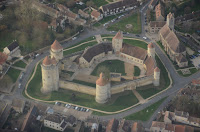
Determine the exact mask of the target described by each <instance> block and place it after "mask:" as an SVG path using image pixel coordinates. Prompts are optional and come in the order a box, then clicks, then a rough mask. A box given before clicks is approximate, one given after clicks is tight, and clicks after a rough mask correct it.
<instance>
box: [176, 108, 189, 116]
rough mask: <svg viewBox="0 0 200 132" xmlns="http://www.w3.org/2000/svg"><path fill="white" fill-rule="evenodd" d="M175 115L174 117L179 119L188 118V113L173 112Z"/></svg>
mask: <svg viewBox="0 0 200 132" xmlns="http://www.w3.org/2000/svg"><path fill="white" fill-rule="evenodd" d="M175 115H176V116H181V117H185V118H188V117H189V113H188V112H184V111H177V110H176V111H175Z"/></svg>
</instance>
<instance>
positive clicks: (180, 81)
mask: <svg viewBox="0 0 200 132" xmlns="http://www.w3.org/2000/svg"><path fill="white" fill-rule="evenodd" d="M147 5H148V3H147V4H146V5H145V6H144V7H142V8H141V9H142V10H141V21H142V33H141V34H140V37H136V36H135V34H126V35H124V36H126V37H133V38H140V39H142V37H143V36H145V30H144V12H146V9H147ZM98 34H112V35H115V34H116V32H115V33H110V32H109V31H107V30H106V29H105V28H103V27H102V28H100V29H96V30H95V29H85V30H84V32H82V33H81V34H80V36H79V37H78V38H77V39H76V40H73V41H69V42H65V43H62V45H63V48H67V47H69V46H72V45H74V44H76V43H78V42H80V41H82V40H84V39H86V38H88V37H91V36H94V35H98ZM147 42H148V43H150V42H152V41H151V40H149V39H148V40H147ZM155 48H156V53H157V54H158V56H159V57H160V59H161V61H162V62H163V63H164V65H165V67H166V68H167V70H168V71H169V73H170V75H171V77H172V79H173V82H174V84H173V85H172V88H170V89H168V90H166V91H165V92H163V93H161V94H159V95H158V96H156V97H154V98H152V99H150V100H149V101H148V102H147V103H145V104H141V105H139V106H136V107H134V108H132V109H129V110H127V111H125V112H122V113H119V114H114V115H107V116H98V118H100V119H101V120H109V119H111V118H118V119H120V118H123V117H125V116H128V115H130V114H133V113H135V112H138V111H140V110H142V109H144V108H146V107H148V106H149V105H151V104H154V103H155V102H157V101H159V100H160V99H161V98H163V97H166V96H169V97H168V98H167V99H166V100H165V101H164V102H163V104H162V105H161V106H160V107H159V108H158V109H157V110H156V111H155V113H154V114H153V116H152V117H151V119H150V120H149V121H147V122H144V126H145V127H147V128H149V127H150V125H151V121H152V120H153V119H154V118H155V116H156V114H157V112H158V111H160V110H161V109H162V108H163V107H164V106H165V105H166V104H167V103H168V101H169V100H171V99H172V98H173V97H174V96H175V94H176V92H177V91H178V90H179V89H180V88H183V87H184V86H185V85H187V84H188V83H189V82H190V81H191V80H192V79H195V78H199V77H200V74H198V73H196V74H194V75H192V76H189V77H187V78H184V77H180V76H179V75H178V74H177V73H176V71H175V69H174V67H173V65H172V63H171V61H170V60H169V59H168V57H167V56H166V55H165V53H164V52H163V51H162V50H161V49H160V48H159V46H157V45H155ZM47 55H49V50H47V51H45V52H43V54H41V55H40V56H38V57H37V58H35V59H34V60H33V61H31V62H30V64H29V65H28V66H27V68H26V72H25V74H24V77H23V80H22V82H21V84H22V85H21V88H20V89H19V88H16V91H15V92H14V94H13V95H11V96H10V95H5V96H4V98H3V99H4V100H13V99H15V98H21V99H24V100H29V99H27V98H25V97H24V96H23V95H22V92H23V89H24V88H25V85H26V83H27V82H28V80H29V78H30V76H31V73H32V71H33V69H34V67H35V65H36V63H37V62H38V61H40V60H41V59H42V58H44V57H45V56H47ZM29 101H33V100H29ZM33 102H35V101H33ZM37 103H42V102H37ZM42 104H45V103H42ZM45 105H50V106H52V105H51V104H45Z"/></svg>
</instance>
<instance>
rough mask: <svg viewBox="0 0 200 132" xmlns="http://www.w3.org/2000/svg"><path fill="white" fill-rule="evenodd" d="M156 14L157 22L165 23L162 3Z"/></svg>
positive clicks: (158, 6)
mask: <svg viewBox="0 0 200 132" xmlns="http://www.w3.org/2000/svg"><path fill="white" fill-rule="evenodd" d="M155 13H156V21H164V20H165V8H164V7H163V6H162V4H161V3H159V4H158V5H157V6H156V7H155Z"/></svg>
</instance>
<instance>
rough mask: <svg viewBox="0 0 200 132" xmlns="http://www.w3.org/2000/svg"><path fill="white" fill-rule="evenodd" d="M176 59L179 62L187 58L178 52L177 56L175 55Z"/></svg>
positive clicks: (185, 60)
mask: <svg viewBox="0 0 200 132" xmlns="http://www.w3.org/2000/svg"><path fill="white" fill-rule="evenodd" d="M176 59H177V61H178V62H179V63H181V62H187V61H188V60H187V59H186V58H185V56H183V55H182V54H179V55H178V56H176Z"/></svg>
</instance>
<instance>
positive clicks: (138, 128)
mask: <svg viewBox="0 0 200 132" xmlns="http://www.w3.org/2000/svg"><path fill="white" fill-rule="evenodd" d="M131 132H144V128H143V126H142V123H139V122H134V123H133V125H132V129H131Z"/></svg>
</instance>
